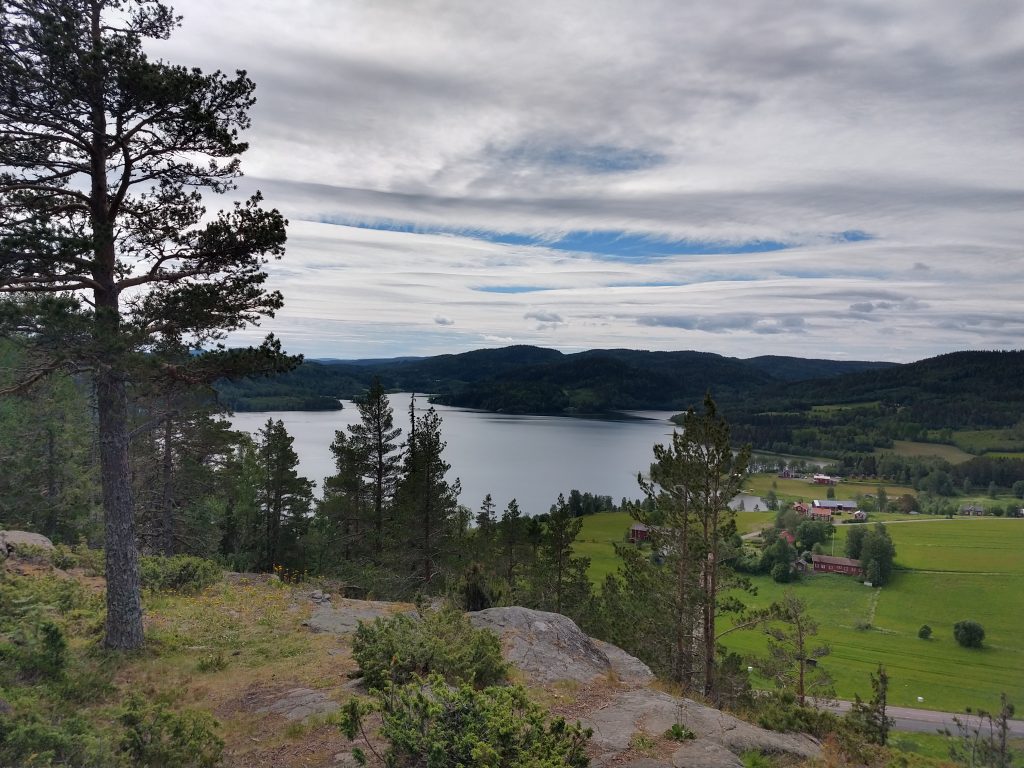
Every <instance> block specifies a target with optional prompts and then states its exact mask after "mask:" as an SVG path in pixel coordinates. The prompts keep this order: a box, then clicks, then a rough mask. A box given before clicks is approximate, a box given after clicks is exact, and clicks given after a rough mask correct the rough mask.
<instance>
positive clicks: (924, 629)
mask: <svg viewBox="0 0 1024 768" xmlns="http://www.w3.org/2000/svg"><path fill="white" fill-rule="evenodd" d="M917 636H918V637H920V638H921V639H922V640H930V639H931V637H932V628H931V627H929V626H928V625H927V624H922V625H921V628H920V629H919V630H917Z"/></svg>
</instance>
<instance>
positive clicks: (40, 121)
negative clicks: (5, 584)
mask: <svg viewBox="0 0 1024 768" xmlns="http://www.w3.org/2000/svg"><path fill="white" fill-rule="evenodd" d="M0 14H2V15H0V83H2V84H3V85H2V87H0V137H2V139H0V292H2V293H7V294H13V295H14V297H15V298H14V299H13V300H11V301H7V302H4V303H3V306H0V335H6V334H10V333H12V332H13V331H14V330H19V331H21V332H24V333H28V334H29V335H31V336H32V337H33V338H34V339H35V340H36V341H37V342H38V344H37V346H38V347H39V348H40V349H42V350H45V351H46V353H47V359H46V360H45V361H44V362H43V363H42V364H40V365H38V366H36V367H35V368H34V369H33V370H31V371H26V372H25V378H24V379H23V381H22V383H23V384H26V383H28V382H30V381H34V380H38V379H39V378H41V377H43V376H45V375H46V374H47V373H49V372H52V371H54V370H57V369H60V368H72V369H74V370H78V371H83V370H87V371H88V372H89V373H90V375H91V380H92V383H93V386H94V388H95V398H96V408H97V428H98V433H99V464H100V479H101V485H102V490H103V512H104V527H105V535H104V540H105V551H106V583H107V614H106V634H105V638H104V644H105V645H106V646H107V647H109V648H118V649H132V648H138V647H140V646H141V645H142V642H143V628H142V606H141V597H140V584H139V566H138V550H137V544H136V528H135V508H134V507H135V504H134V497H133V489H132V484H131V469H130V461H129V438H130V426H129V423H130V419H129V415H130V409H129V404H128V389H129V384H130V382H131V381H132V380H138V379H140V378H147V377H148V378H151V379H156V378H160V377H169V378H175V377H177V378H187V376H188V371H189V369H191V368H193V367H194V366H193V363H192V362H191V361H190V362H189V363H188V364H187V365H185V366H178V365H173V364H172V365H164V364H162V362H161V361H160V360H159V358H158V357H155V356H153V355H150V354H148V353H150V352H152V351H153V349H154V348H156V347H158V346H159V345H160V344H161V343H163V342H164V341H170V342H171V343H178V342H180V341H181V340H182V339H186V338H187V339H189V343H190V344H192V345H194V346H195V347H196V348H199V347H201V346H206V345H209V344H210V343H211V342H217V341H218V340H219V339H220V338H221V337H222V336H223V334H224V333H225V332H226V331H230V330H234V329H237V328H241V327H243V326H245V325H247V324H248V323H251V322H254V321H257V320H258V319H259V318H260V317H262V316H265V315H269V314H272V313H273V312H274V310H276V309H277V308H279V307H280V306H281V296H280V295H279V294H277V293H268V292H266V291H264V289H263V283H264V281H265V279H266V273H265V272H264V271H263V265H264V263H265V260H266V258H265V257H267V256H279V255H280V254H281V253H282V252H283V244H284V241H285V221H284V219H283V218H282V217H281V215H280V214H279V213H278V212H277V211H264V210H263V209H261V208H260V198H259V195H256V196H254V197H253V198H251V199H250V200H248V201H247V202H244V203H239V204H236V206H235V207H234V208H233V209H232V210H230V211H228V212H226V213H225V212H222V213H220V214H219V215H217V216H214V217H207V216H206V215H205V214H206V211H205V209H204V207H203V194H202V192H203V191H205V192H207V193H214V194H216V193H223V192H226V191H228V190H229V189H231V188H232V186H233V181H232V180H233V179H234V178H235V177H237V176H238V175H239V162H238V159H237V155H239V154H240V153H241V152H243V151H244V150H245V149H246V148H247V145H246V144H245V143H243V142H241V141H239V131H240V130H243V129H245V128H247V127H248V125H249V119H248V116H247V112H248V109H249V108H250V107H251V106H252V104H253V95H252V94H253V88H254V86H253V83H252V81H251V80H249V78H248V77H246V75H245V73H244V72H239V73H238V74H236V75H235V76H233V77H231V76H227V75H224V74H222V73H220V72H215V73H213V74H209V75H207V74H203V73H202V72H201V71H199V70H197V69H189V68H186V67H181V66H174V65H171V64H168V63H166V62H163V61H153V60H151V59H149V58H148V56H147V55H146V54H145V52H144V50H143V42H144V40H146V39H147V38H148V39H165V38H167V37H168V36H169V35H170V34H171V32H172V31H173V29H174V28H175V27H176V26H177V24H178V18H177V17H176V16H175V15H174V14H173V12H172V10H171V9H170V8H169V7H168V6H166V5H164V4H162V3H161V2H159V0H33V1H32V2H27V1H26V0H10V1H9V2H5V3H3V5H2V6H0ZM228 357H233V358H234V359H235V362H244V363H245V364H246V365H248V366H249V367H251V368H253V369H255V368H258V367H261V366H264V365H265V366H268V367H274V366H278V365H283V364H284V362H285V361H284V360H282V359H281V355H280V350H279V349H278V348H277V347H276V344H275V343H273V342H272V341H268V342H267V343H266V344H265V346H264V347H263V348H262V355H232V354H231V353H228V352H222V353H220V354H219V355H216V356H214V360H213V361H212V362H225V358H228ZM209 362H211V361H205V362H200V361H196V362H195V365H206V364H207V363H209Z"/></svg>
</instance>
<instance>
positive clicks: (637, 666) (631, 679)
mask: <svg viewBox="0 0 1024 768" xmlns="http://www.w3.org/2000/svg"><path fill="white" fill-rule="evenodd" d="M591 641H592V642H593V643H594V645H596V646H597V648H598V650H600V651H601V652H602V653H604V655H605V656H607V657H608V661H609V662H610V663H611V665H612V672H614V673H615V676H616V677H617V678H618V679H619V681H620V682H623V683H637V684H639V685H646V684H647V683H651V682H653V681H654V673H653V672H651V668H650V667H648V666H647V665H646V664H644V663H643V662H642V661H640V659H638V658H637V657H636V656H630V655H629V654H628V653H626V652H625V651H624V650H622V649H621V648H619V646H617V645H612V644H611V643H606V642H604V641H603V640H597V639H595V638H591Z"/></svg>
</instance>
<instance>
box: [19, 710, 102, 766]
mask: <svg viewBox="0 0 1024 768" xmlns="http://www.w3.org/2000/svg"><path fill="white" fill-rule="evenodd" d="M114 764H115V762H114V759H113V758H111V757H110V749H109V745H108V744H106V743H105V742H104V740H103V738H102V737H101V735H100V734H99V733H97V732H96V731H95V729H94V728H93V726H92V725H91V724H90V723H89V722H88V721H87V720H85V719H84V718H82V717H79V716H77V715H72V716H71V717H66V718H63V719H60V718H55V717H52V716H47V717H45V718H44V717H42V716H41V715H40V714H38V713H36V712H29V711H21V712H17V711H15V712H11V713H7V712H0V765H4V766H8V765H9V766H29V765H38V766H49V765H54V766H58V765H59V766H75V767H76V768H77V766H82V768H85V766H89V768H101V767H102V766H112V765H114Z"/></svg>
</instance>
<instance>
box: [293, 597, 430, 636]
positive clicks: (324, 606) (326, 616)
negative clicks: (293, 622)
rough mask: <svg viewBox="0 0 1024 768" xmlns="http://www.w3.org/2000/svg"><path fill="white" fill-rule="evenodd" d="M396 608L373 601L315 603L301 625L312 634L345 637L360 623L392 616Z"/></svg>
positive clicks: (390, 604) (391, 604) (394, 604)
mask: <svg viewBox="0 0 1024 768" xmlns="http://www.w3.org/2000/svg"><path fill="white" fill-rule="evenodd" d="M396 607H397V604H396V603H385V602H379V601H374V600H339V601H338V604H337V605H333V604H331V603H329V602H327V601H326V600H325V601H321V602H319V603H317V605H316V607H315V608H314V609H313V615H312V616H310V617H309V619H307V620H306V621H305V622H303V623H304V624H305V625H306V626H307V627H309V628H310V629H312V630H313V631H314V632H330V633H333V634H336V635H347V634H349V633H350V632H355V631H356V629H357V628H358V627H359V622H360V621H373V620H374V619H377V618H380V617H382V616H392V615H394V614H395V613H396V610H395V608H396ZM405 612H406V613H410V611H405Z"/></svg>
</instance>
